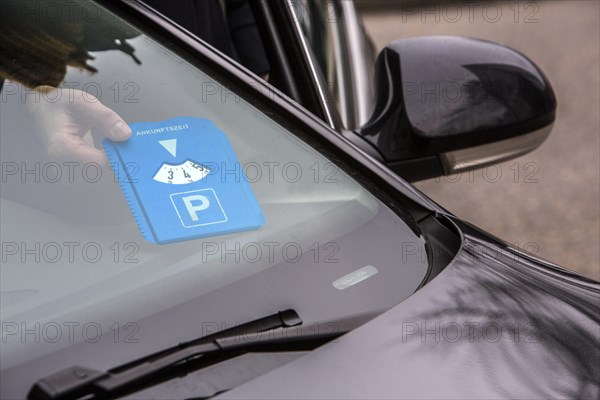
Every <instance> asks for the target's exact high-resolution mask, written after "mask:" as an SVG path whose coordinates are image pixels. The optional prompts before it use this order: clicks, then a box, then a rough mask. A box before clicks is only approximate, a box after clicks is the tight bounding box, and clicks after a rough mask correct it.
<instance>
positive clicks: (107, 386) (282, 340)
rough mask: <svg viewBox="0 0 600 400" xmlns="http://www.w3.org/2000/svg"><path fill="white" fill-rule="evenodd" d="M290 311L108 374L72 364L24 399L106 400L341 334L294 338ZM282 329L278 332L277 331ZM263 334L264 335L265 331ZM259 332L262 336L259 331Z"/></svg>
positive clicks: (306, 346) (298, 321) (300, 348)
mask: <svg viewBox="0 0 600 400" xmlns="http://www.w3.org/2000/svg"><path fill="white" fill-rule="evenodd" d="M301 324H302V319H300V317H299V316H298V314H297V313H296V312H295V311H294V310H286V311H280V312H278V313H276V314H273V315H269V316H267V317H264V318H260V319H257V320H254V321H251V322H247V323H245V324H242V325H238V326H235V327H232V328H229V329H225V330H222V331H220V332H216V333H214V334H211V335H208V336H204V337H201V338H198V339H195V340H192V341H189V342H184V343H180V344H179V345H177V346H174V347H171V348H169V349H166V350H163V351H160V352H158V353H154V354H151V355H149V356H146V357H143V358H140V359H137V360H135V361H132V362H129V363H127V364H124V365H121V366H119V367H116V368H113V369H110V370H108V371H105V372H103V371H98V370H94V369H90V368H86V367H80V366H72V367H69V368H67V369H64V370H62V371H59V372H57V373H54V374H52V375H49V376H47V377H45V378H42V379H40V380H38V381H37V382H36V383H35V384H34V385H33V386H32V387H31V389H30V391H29V394H28V396H27V398H28V399H29V400H42V399H44V400H50V399H51V400H74V399H81V398H85V399H111V398H115V397H120V396H123V395H126V394H129V393H132V392H136V391H138V390H140V389H143V388H144V387H148V386H154V385H156V384H158V383H161V382H164V381H165V380H168V379H171V378H173V377H176V376H184V375H186V374H187V373H189V372H191V371H197V370H199V369H202V368H206V367H208V366H211V365H213V364H216V363H219V362H222V361H225V360H228V359H231V358H235V357H238V356H240V355H242V354H245V353H249V352H281V351H308V350H312V349H314V348H316V347H318V346H320V345H322V344H324V343H327V342H328V341H331V340H332V339H335V338H336V337H338V336H340V335H341V334H343V333H345V332H339V331H338V332H320V333H318V334H315V333H313V334H310V335H298V334H297V333H292V332H290V329H289V328H293V327H296V326H298V325H301ZM277 328H283V329H277ZM267 331H268V333H267ZM261 332H265V333H261Z"/></svg>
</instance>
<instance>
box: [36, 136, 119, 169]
mask: <svg viewBox="0 0 600 400" xmlns="http://www.w3.org/2000/svg"><path fill="white" fill-rule="evenodd" d="M48 155H49V156H50V158H52V159H53V160H62V161H69V162H75V161H76V162H81V163H96V164H99V165H101V166H103V167H106V166H108V159H107V158H106V155H105V154H104V152H103V151H102V150H99V149H96V148H95V147H94V146H93V145H91V144H89V143H87V142H86V141H84V140H83V139H82V138H80V137H78V136H71V135H64V136H62V137H61V140H54V141H53V142H52V143H50V144H49V146H48Z"/></svg>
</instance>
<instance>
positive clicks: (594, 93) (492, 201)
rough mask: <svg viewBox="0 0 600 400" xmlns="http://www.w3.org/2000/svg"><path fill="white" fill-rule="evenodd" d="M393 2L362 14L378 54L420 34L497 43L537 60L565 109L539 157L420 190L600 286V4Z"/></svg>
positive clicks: (435, 182) (422, 186)
mask: <svg viewBox="0 0 600 400" xmlns="http://www.w3.org/2000/svg"><path fill="white" fill-rule="evenodd" d="M380 3H381V2H380ZM389 3H390V4H387V3H384V4H385V7H377V8H370V9H363V10H362V11H361V12H362V13H363V18H364V20H365V24H366V28H367V30H368V32H369V33H370V34H371V36H372V38H373V40H374V41H375V44H376V46H377V47H378V48H379V49H381V48H382V47H383V46H385V45H386V44H387V43H389V42H391V41H393V40H395V39H397V38H402V37H408V36H417V35H440V34H443V35H464V36H473V37H480V38H485V39H488V40H493V41H496V42H500V43H503V44H506V45H508V46H511V47H513V48H515V49H517V50H520V51H521V52H523V53H525V54H527V55H528V56H529V57H530V58H531V59H533V60H534V61H535V62H536V63H537V64H538V65H539V66H540V67H541V69H542V70H543V71H545V72H546V74H547V76H548V77H549V79H550V81H551V82H552V84H553V86H554V89H555V91H556V94H557V97H558V101H559V111H558V118H557V123H556V125H555V128H554V131H553V133H552V135H551V136H550V138H549V139H548V140H547V141H546V142H545V143H544V144H543V145H542V147H540V148H539V149H538V150H536V151H535V152H533V153H530V154H528V155H525V156H523V157H521V158H518V159H516V160H513V161H509V162H507V163H503V164H501V165H499V166H498V168H489V169H487V170H484V171H476V172H474V173H471V174H463V175H462V176H455V177H452V178H441V179H438V180H431V181H427V182H422V183H419V184H418V185H417V186H418V187H419V188H420V189H421V190H423V191H424V192H425V193H427V194H428V195H429V196H430V197H432V198H433V199H434V200H436V201H438V202H439V203H440V204H442V205H444V206H445V207H446V208H448V209H449V210H451V211H453V212H454V213H455V214H457V215H458V216H460V217H463V218H465V219H466V220H468V221H471V222H473V223H475V224H476V225H478V226H480V227H482V228H484V229H486V230H488V231H490V232H492V233H494V234H496V235H497V236H500V237H502V238H504V239H506V240H508V241H510V242H512V243H518V245H519V246H520V247H524V248H525V249H527V250H530V251H534V252H536V253H537V254H538V255H539V256H541V257H543V258H545V259H548V260H550V261H553V262H556V263H558V264H561V265H563V266H565V267H567V268H570V269H573V270H576V271H578V272H579V273H581V274H584V275H586V276H589V277H592V278H594V279H596V280H600V267H599V258H600V253H599V251H600V250H599V242H600V237H599V231H600V222H599V215H600V196H599V188H600V178H599V177H600V162H599V154H600V147H599V146H600V142H599V136H600V55H599V52H600V44H599V42H600V3H598V2H596V1H573V0H569V1H546V2H537V3H534V4H533V6H529V8H526V7H527V3H521V4H519V5H518V7H516V6H515V5H514V3H513V2H512V1H511V2H507V3H492V4H493V5H494V6H492V5H490V6H488V8H487V10H486V9H485V8H482V7H473V6H467V5H465V4H464V3H463V4H461V3H457V2H454V3H451V4H453V5H454V7H452V6H446V7H445V8H443V7H442V8H437V9H436V8H431V7H430V8H429V9H430V10H433V11H432V12H430V13H424V12H422V11H421V10H419V9H408V8H404V9H403V8H402V7H403V6H402V3H400V2H392V1H389ZM392 3H393V4H392ZM412 4H415V3H414V2H413V3H412ZM446 4H448V3H446ZM511 4H513V5H512V6H511ZM457 5H458V8H457V7H456V6H457ZM517 8H518V10H519V12H518V13H517V12H516V10H517ZM457 10H460V11H461V12H462V15H460V14H459V13H458V12H457ZM497 10H500V11H501V15H500V13H498V11H497ZM423 19H425V22H423ZM436 19H437V20H438V21H439V22H436ZM495 20H497V22H492V21H495ZM453 21H454V22H453ZM517 171H518V173H517ZM499 173H501V176H500V177H499V178H497V177H496V176H497V174H499ZM498 176H499V175H498Z"/></svg>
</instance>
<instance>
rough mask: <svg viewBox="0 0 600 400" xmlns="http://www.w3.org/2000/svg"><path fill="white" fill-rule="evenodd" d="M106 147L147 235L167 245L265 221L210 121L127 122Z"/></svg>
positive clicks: (222, 137) (226, 143)
mask: <svg viewBox="0 0 600 400" xmlns="http://www.w3.org/2000/svg"><path fill="white" fill-rule="evenodd" d="M130 127H131V129H132V131H133V134H132V136H131V138H130V139H129V140H126V141H123V142H115V141H112V140H110V139H104V141H103V143H102V144H103V146H104V149H105V151H106V154H107V155H108V158H109V160H110V161H111V164H112V166H113V170H114V172H115V176H116V178H117V179H118V181H119V183H120V185H121V189H122V190H123V193H124V195H125V198H126V199H127V203H128V204H129V207H130V209H131V212H132V214H133V216H134V218H135V220H136V221H137V224H138V227H139V229H140V231H141V232H142V235H143V236H144V238H145V239H146V240H148V241H150V242H152V243H157V244H165V243H172V242H178V241H182V240H189V239H195V238H201V237H207V236H214V235H222V234H227V233H233V232H239V231H245V230H250V229H257V228H259V227H261V226H262V225H263V224H264V222H265V220H264V217H263V214H262V210H261V208H260V206H259V204H258V202H257V201H256V198H255V196H254V193H253V192H252V189H251V188H250V185H249V184H248V181H247V180H246V178H245V176H244V174H243V168H242V166H241V165H240V163H239V161H238V159H237V157H236V156H235V153H234V151H233V148H232V147H231V145H230V144H229V141H228V140H227V137H226V135H225V134H224V133H223V132H221V131H220V130H219V129H218V128H217V127H216V126H215V125H214V124H213V123H212V121H210V120H208V119H203V118H194V117H178V118H173V119H169V120H166V121H161V122H140V123H135V124H131V125H130Z"/></svg>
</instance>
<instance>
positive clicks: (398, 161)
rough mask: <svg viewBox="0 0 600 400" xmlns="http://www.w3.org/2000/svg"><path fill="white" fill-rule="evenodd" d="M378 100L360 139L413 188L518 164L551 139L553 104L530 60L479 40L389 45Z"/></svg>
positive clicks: (381, 59)
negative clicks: (434, 180) (416, 183)
mask: <svg viewBox="0 0 600 400" xmlns="http://www.w3.org/2000/svg"><path fill="white" fill-rule="evenodd" d="M375 80H376V85H377V86H376V101H375V110H374V112H373V115H372V117H371V118H370V120H369V121H368V122H367V123H366V124H365V125H364V126H363V127H361V128H360V130H359V131H358V134H359V135H361V136H362V137H363V138H364V139H366V140H367V141H369V142H370V143H371V144H372V145H373V146H374V147H375V148H376V149H377V150H378V151H379V152H380V153H381V155H382V156H383V158H384V159H385V161H386V163H387V164H388V166H389V167H390V168H392V169H393V170H394V171H395V172H396V173H398V174H399V175H401V176H402V177H403V178H405V179H407V180H410V181H417V180H422V179H428V178H432V177H435V176H441V175H448V174H452V173H456V172H459V171H464V170H469V169H475V168H479V167H483V166H486V165H490V164H494V163H497V162H501V161H504V160H507V159H511V158H514V157H518V156H520V155H522V154H525V153H527V152H529V151H531V150H533V149H535V148H537V147H539V146H540V145H541V144H542V143H543V141H544V140H545V139H546V137H547V136H548V135H549V134H550V131H551V129H552V125H553V123H554V119H555V116H556V98H555V96H554V92H553V90H552V87H551V85H550V82H549V81H548V79H547V78H546V77H545V76H544V74H543V73H542V71H541V70H540V69H539V68H538V67H537V66H536V65H535V64H534V63H533V62H532V61H531V60H529V59H528V58H527V57H525V56H524V55H522V54H520V53H518V52H517V51H515V50H512V49H510V48H508V47H505V46H502V45H499V44H496V43H492V42H488V41H484V40H478V39H469V38H462V37H450V36H425V37H415V38H409V39H401V40H398V41H395V42H393V43H391V44H390V45H388V46H387V47H386V48H385V49H383V51H382V52H381V53H380V54H379V56H378V58H377V63H376V72H375Z"/></svg>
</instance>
